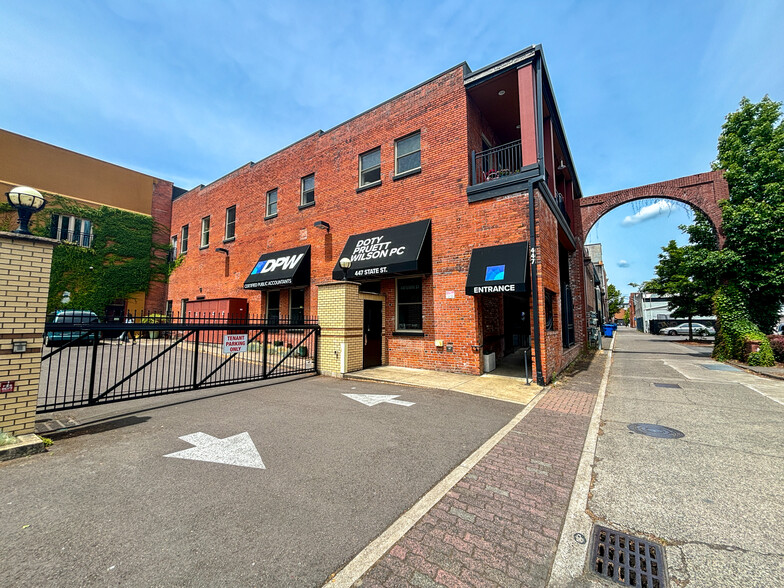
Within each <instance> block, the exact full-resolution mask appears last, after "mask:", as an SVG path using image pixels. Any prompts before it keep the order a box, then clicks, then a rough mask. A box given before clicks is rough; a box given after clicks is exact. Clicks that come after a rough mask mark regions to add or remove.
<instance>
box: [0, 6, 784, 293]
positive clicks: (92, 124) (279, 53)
mask: <svg viewBox="0 0 784 588" xmlns="http://www.w3.org/2000/svg"><path fill="white" fill-rule="evenodd" d="M0 22H1V23H2V24H3V27H2V30H3V34H2V35H0V88H2V91H0V128H3V129H6V130H9V131H12V132H14V133H18V134H21V135H25V136H29V137H32V138H35V139H38V140H41V141H44V142H47V143H51V144H54V145H58V146H60V147H64V148H66V149H70V150H73V151H76V152H79V153H83V154H86V155H90V156H92V157H96V158H98V159H102V160H105V161H109V162H112V163H115V164H118V165H121V166H124V167H128V168H130V169H134V170H137V171H140V172H144V173H148V174H150V175H153V176H156V177H160V178H164V179H168V180H171V181H173V182H174V183H175V184H176V185H178V186H180V187H182V188H186V189H188V188H192V187H194V186H197V185H199V184H208V183H210V182H212V181H214V180H216V179H217V178H219V177H221V176H223V175H225V174H227V173H229V172H230V171H233V170H234V169H236V168H238V167H240V166H242V165H244V164H246V163H247V162H249V161H258V160H259V159H262V158H263V157H265V156H267V155H269V154H271V153H274V152H275V151H278V150H279V149H281V148H283V147H286V146H287V145H289V144H291V143H293V142H295V141H297V140H299V139H301V138H303V137H305V136H307V135H309V134H311V133H313V132H315V131H317V130H319V129H323V130H327V129H329V128H331V127H333V126H335V125H337V124H339V123H341V122H343V121H345V120H347V119H349V118H351V117H353V116H355V115H357V114H359V113H361V112H363V111H365V110H367V109H369V108H371V107H373V106H375V105H376V104H379V103H381V102H383V101H385V100H387V99H388V98H391V97H392V96H395V95H397V94H399V93H400V92H403V91H405V90H407V89H409V88H411V87H413V86H416V85H417V84H419V83H421V82H423V81H425V80H427V79H429V78H431V77H433V76H434V75H436V74H439V73H441V72H443V71H445V70H447V69H450V68H451V67H453V66H455V65H457V64H460V63H462V62H467V63H468V65H469V66H470V67H471V68H472V69H474V70H477V69H480V68H481V67H483V66H485V65H488V64H490V63H492V62H494V61H497V60H499V59H501V58H503V57H506V56H507V55H510V54H512V53H515V52H517V51H519V50H521V49H523V48H525V47H528V46H530V45H532V44H538V43H541V44H542V46H543V48H544V54H545V59H546V61H547V66H548V70H549V73H550V77H551V80H552V84H553V87H554V91H555V96H556V100H557V102H558V106H559V110H560V113H561V118H562V120H563V124H564V128H565V131H566V136H567V139H568V141H569V145H570V148H571V151H572V156H573V160H574V162H575V166H576V169H577V174H578V176H579V179H580V184H581V188H582V192H583V194H584V195H586V196H589V195H592V194H599V193H603V192H609V191H614V190H619V189H623V188H630V187H634V186H639V185H643V184H648V183H653V182H659V181H664V180H668V179H673V178H678V177H682V176H687V175H691V174H695V173H699V172H705V171H709V170H710V165H711V162H712V161H713V160H714V159H715V157H716V143H717V138H718V136H719V133H720V132H721V125H722V123H723V121H724V117H725V116H726V115H727V114H728V113H729V112H732V111H734V110H736V109H737V107H738V103H739V102H740V100H741V98H742V97H744V96H747V97H748V98H749V99H750V100H752V101H758V100H760V99H761V98H762V97H763V96H764V95H765V94H768V95H770V97H771V98H772V99H774V100H779V101H781V100H784V67H782V65H783V61H784V59H782V55H784V35H782V31H781V23H782V22H784V3H782V2H780V1H766V0H755V1H754V2H742V1H741V2H738V1H733V2H721V1H692V2H683V1H682V0H680V1H673V2H670V1H665V0H662V1H657V2H652V1H650V2H646V1H639V2H617V1H616V2H610V1H608V2H591V1H583V0H580V1H577V0H575V1H571V2H568V1H557V0H550V1H548V2H532V1H527V0H516V1H511V2H492V1H489V0H487V1H484V2H476V1H463V0H460V1H450V2H423V1H422V0H417V1H408V0H398V1H395V2H382V1H378V0H375V1H374V0H370V1H366V2H357V1H356V0H353V1H346V2H344V1H340V0H338V1H333V0H331V1H330V2H304V1H299V0H290V1H287V2H266V1H263V0H251V1H244V0H233V1H232V0H223V1H217V0H212V1H207V0H189V1H185V0H178V1H175V0H152V1H148V0H104V1H102V2H97V1H94V2H91V1H80V0H69V1H68V2H62V1H60V0H35V1H33V2H30V1H29V0H3V1H2V2H0ZM655 204H656V203H655V202H653V201H652V202H644V203H635V204H633V205H627V206H626V207H623V208H619V209H616V210H615V211H613V212H611V213H609V214H608V215H606V216H605V217H604V218H602V219H601V220H600V221H599V222H598V223H597V225H596V226H595V229H594V231H592V234H591V235H590V236H589V240H588V242H594V241H596V240H601V242H602V244H603V250H604V261H605V265H606V268H607V272H608V276H609V279H610V281H611V282H612V283H614V284H615V285H616V286H617V287H618V288H619V289H620V290H621V291H622V292H623V293H624V294H628V292H630V291H631V290H632V289H633V288H631V287H630V286H628V283H629V282H637V283H640V282H642V281H644V280H647V279H650V278H651V277H653V267H654V266H655V264H656V260H657V255H658V253H659V252H660V250H661V247H662V246H664V245H666V244H667V242H668V241H669V240H670V239H676V240H679V242H681V243H683V242H684V241H683V237H682V235H681V234H680V231H679V230H678V228H677V227H678V225H679V224H683V223H684V222H686V223H687V222H689V213H688V210H684V209H683V208H682V207H675V208H674V209H672V208H671V207H668V206H662V205H657V206H658V208H656V209H655V210H654V209H651V210H649V211H647V212H645V211H644V209H645V207H646V206H649V205H655ZM656 212H658V213H659V214H653V213H656ZM635 214H642V215H643V216H644V217H645V218H644V219H642V220H640V222H636V223H634V222H632V223H631V224H630V223H627V224H625V225H624V224H623V221H624V219H625V218H626V217H634V215H635ZM635 220H636V219H635Z"/></svg>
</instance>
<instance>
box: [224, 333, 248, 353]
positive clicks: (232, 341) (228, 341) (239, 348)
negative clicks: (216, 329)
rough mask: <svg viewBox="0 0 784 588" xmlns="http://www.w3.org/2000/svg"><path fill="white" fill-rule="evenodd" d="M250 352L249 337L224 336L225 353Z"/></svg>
mask: <svg viewBox="0 0 784 588" xmlns="http://www.w3.org/2000/svg"><path fill="white" fill-rule="evenodd" d="M247 350H248V336H247V335H224V336H223V353H245V352H246V351H247Z"/></svg>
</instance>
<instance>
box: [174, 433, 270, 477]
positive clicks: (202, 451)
mask: <svg viewBox="0 0 784 588" xmlns="http://www.w3.org/2000/svg"><path fill="white" fill-rule="evenodd" d="M180 439H182V440H183V441H187V442H188V443H190V444H191V445H195V447H191V448H190V449H183V450H182V451H176V452H174V453H169V454H168V455H164V456H163V457H179V458H180V459H195V460H197V461H211V462H213V463H225V464H227V465H236V466H242V467H246V468H258V469H261V470H264V469H266V467H265V466H264V462H263V461H261V456H260V455H259V452H258V450H257V449H256V446H255V445H254V444H253V441H252V440H251V438H250V435H248V433H240V434H239V435H234V436H232V437H226V438H225V439H218V438H216V437H213V436H212V435H207V433H193V434H191V435H183V436H182V437H180Z"/></svg>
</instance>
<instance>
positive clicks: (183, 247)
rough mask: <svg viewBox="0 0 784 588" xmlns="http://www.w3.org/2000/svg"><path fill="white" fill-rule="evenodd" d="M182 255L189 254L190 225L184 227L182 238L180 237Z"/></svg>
mask: <svg viewBox="0 0 784 588" xmlns="http://www.w3.org/2000/svg"><path fill="white" fill-rule="evenodd" d="M180 251H181V253H188V225H183V227H182V236H181V237H180Z"/></svg>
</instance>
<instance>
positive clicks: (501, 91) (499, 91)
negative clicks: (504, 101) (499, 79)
mask: <svg viewBox="0 0 784 588" xmlns="http://www.w3.org/2000/svg"><path fill="white" fill-rule="evenodd" d="M504 94H506V90H498V95H499V96H503V95H504Z"/></svg>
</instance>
